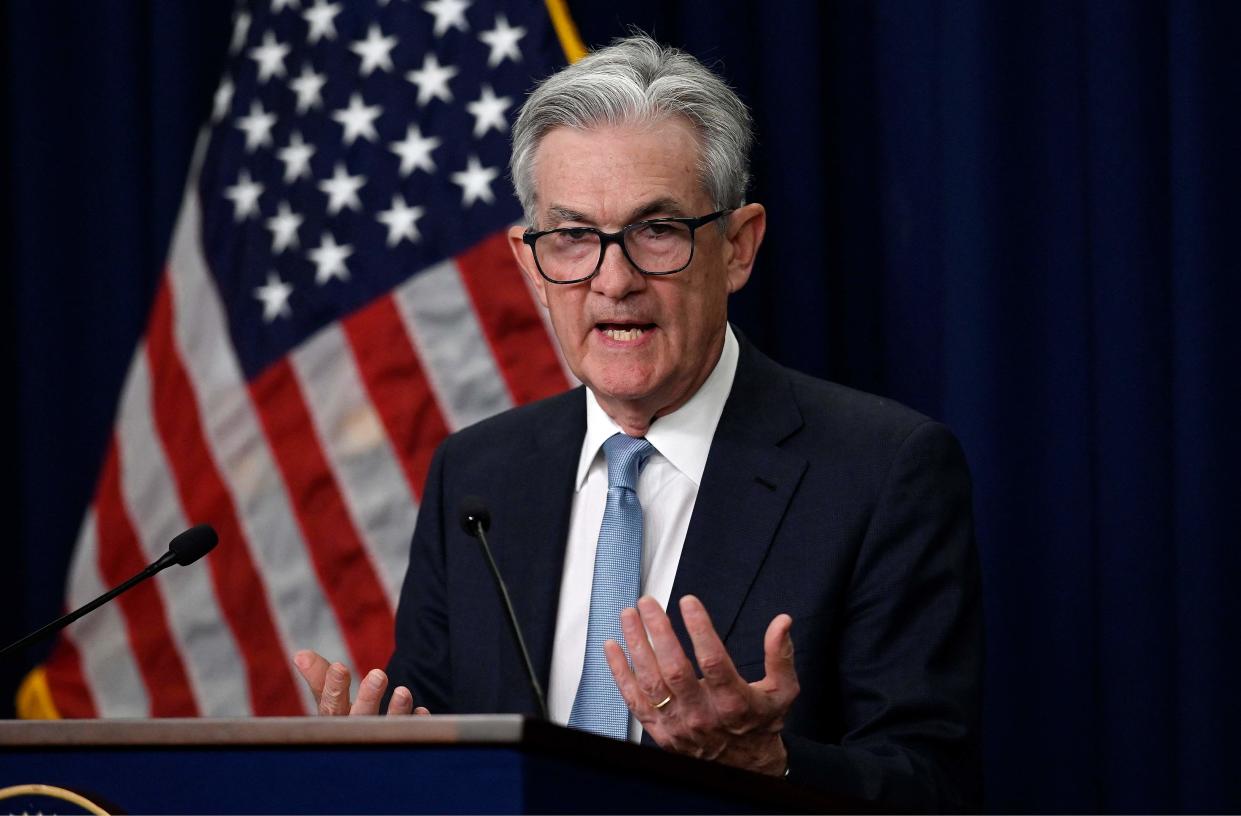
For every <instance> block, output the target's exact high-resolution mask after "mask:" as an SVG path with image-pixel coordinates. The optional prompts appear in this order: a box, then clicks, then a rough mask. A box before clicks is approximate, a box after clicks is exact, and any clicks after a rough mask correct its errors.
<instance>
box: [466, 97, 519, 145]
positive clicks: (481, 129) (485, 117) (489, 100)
mask: <svg viewBox="0 0 1241 816" xmlns="http://www.w3.org/2000/svg"><path fill="white" fill-rule="evenodd" d="M482 93H483V95H482V96H480V97H479V98H478V99H477V100H475V101H474V102H470V103H468V104H467V105H466V106H465V108H466V110H468V111H469V112H470V115H472V116H473V117H474V138H476V139H477V138H479V137H481V136H483V135H485V134H486V133H487V131H488V130H490V129H491V128H495V129H496V130H498V131H499V132H501V133H503V132H504V131H506V130H508V122H507V121H506V120H505V118H504V112H505V111H506V110H508V108H509V106H510V105H512V104H513V101H512V99H510V98H509V97H507V96H496V92H495V91H493V90H492V89H491V86H490V85H486V84H484V85H483V88H482Z"/></svg>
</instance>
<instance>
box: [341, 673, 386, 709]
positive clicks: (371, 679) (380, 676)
mask: <svg viewBox="0 0 1241 816" xmlns="http://www.w3.org/2000/svg"><path fill="white" fill-rule="evenodd" d="M387 687H388V675H386V674H384V673H383V672H382V671H381V670H380V669H371V670H370V671H369V672H367V673H366V676H365V677H363V678H362V682H361V683H358V698H357V699H356V700H354V701H353V705H352V706H351V707H350V708H349V713H350V715H353V716H358V715H362V716H368V715H375V714H378V713H379V703H380V701H381V700H383V696H384V689H386V688H387Z"/></svg>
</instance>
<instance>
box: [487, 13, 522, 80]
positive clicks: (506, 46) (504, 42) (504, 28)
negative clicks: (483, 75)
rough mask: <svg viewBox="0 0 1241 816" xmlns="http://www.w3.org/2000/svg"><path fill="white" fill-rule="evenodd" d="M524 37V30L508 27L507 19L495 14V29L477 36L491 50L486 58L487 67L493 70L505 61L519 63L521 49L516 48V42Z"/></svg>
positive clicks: (519, 27)
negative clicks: (509, 60)
mask: <svg viewBox="0 0 1241 816" xmlns="http://www.w3.org/2000/svg"><path fill="white" fill-rule="evenodd" d="M524 36H526V29H525V28H523V27H521V26H516V27H514V26H510V25H509V24H508V18H507V17H505V16H504V15H503V14H497V15H496V27H495V28H493V29H491V30H489V31H483V32H481V33H480V34H479V35H478V38H479V39H480V40H482V41H483V42H484V43H486V44H487V46H488V47H489V48H491V54H490V55H489V56H488V57H487V67H488V68H495V67H496V66H497V65H499V64H500V63H502V62H504V60H505V59H511V60H512V61H513V62H521V49H520V48H518V47H517V42H518V41H519V40H520V39H521V38H522V37H524Z"/></svg>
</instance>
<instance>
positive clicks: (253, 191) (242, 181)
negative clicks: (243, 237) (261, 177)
mask: <svg viewBox="0 0 1241 816" xmlns="http://www.w3.org/2000/svg"><path fill="white" fill-rule="evenodd" d="M262 194H263V185H262V184H259V183H258V182H257V181H253V180H252V179H251V178H250V171H249V170H242V171H241V173H240V175H238V176H237V183H236V184H234V185H233V186H232V187H227V188H225V190H224V197H225V198H227V199H229V200H230V201H232V202H233V220H234V221H244V220H245V219H247V218H249V217H250V216H251V215H258V213H259V196H260V195H262Z"/></svg>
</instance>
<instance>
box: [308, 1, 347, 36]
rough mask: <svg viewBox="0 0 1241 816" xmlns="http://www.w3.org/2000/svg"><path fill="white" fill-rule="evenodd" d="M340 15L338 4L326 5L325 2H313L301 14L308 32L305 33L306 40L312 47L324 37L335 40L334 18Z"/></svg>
mask: <svg viewBox="0 0 1241 816" xmlns="http://www.w3.org/2000/svg"><path fill="white" fill-rule="evenodd" d="M337 14H340V3H328V2H327V0H315V4H314V5H313V6H311V7H310V8H308V9H306V10H305V11H303V12H302V17H303V18H305V20H306V24H307V25H309V26H310V30H309V31H308V32H306V40H307V41H308V42H309V43H310V44H311V45H314V44H315V43H317V42H318V41H319V40H320V39H322V38H324V37H326V38H327V39H329V40H334V39H336V23H335V22H334V18H335V17H336V15H337Z"/></svg>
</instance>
